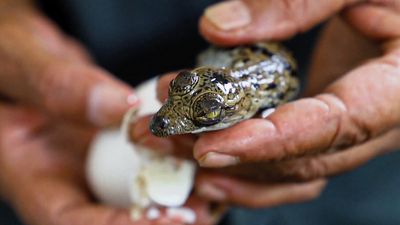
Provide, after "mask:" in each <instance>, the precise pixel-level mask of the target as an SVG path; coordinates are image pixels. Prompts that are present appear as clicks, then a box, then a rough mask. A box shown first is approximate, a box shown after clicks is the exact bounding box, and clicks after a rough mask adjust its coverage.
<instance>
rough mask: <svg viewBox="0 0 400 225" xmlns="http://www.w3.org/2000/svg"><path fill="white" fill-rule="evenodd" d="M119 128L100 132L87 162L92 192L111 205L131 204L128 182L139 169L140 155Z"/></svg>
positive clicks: (129, 183) (127, 205)
mask: <svg viewBox="0 0 400 225" xmlns="http://www.w3.org/2000/svg"><path fill="white" fill-rule="evenodd" d="M132 148H134V147H133V146H132V145H131V144H130V143H128V142H127V141H126V140H125V136H123V135H121V133H120V131H119V129H118V130H104V131H102V132H99V134H98V135H97V136H96V138H95V140H94V141H93V144H92V148H91V150H90V153H89V157H88V161H87V178H88V182H89V184H90V186H91V188H92V190H93V192H94V194H95V195H96V196H97V197H98V198H99V199H100V200H101V201H102V202H105V203H107V204H109V205H112V206H118V207H130V206H131V205H132V202H131V201H130V199H129V197H127V196H129V194H130V185H131V183H132V180H133V179H134V178H135V177H136V175H137V173H138V171H139V165H140V164H139V155H138V154H137V152H136V151H134V150H133V149H132Z"/></svg>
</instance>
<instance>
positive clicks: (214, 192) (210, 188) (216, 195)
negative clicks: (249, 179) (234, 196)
mask: <svg viewBox="0 0 400 225" xmlns="http://www.w3.org/2000/svg"><path fill="white" fill-rule="evenodd" d="M196 191H197V194H198V195H200V196H201V197H204V198H207V199H209V200H214V201H219V202H221V201H225V200H226V199H227V194H226V192H225V191H224V190H222V189H220V188H218V187H216V186H215V185H213V184H210V183H203V184H200V186H199V187H198V188H197V189H196Z"/></svg>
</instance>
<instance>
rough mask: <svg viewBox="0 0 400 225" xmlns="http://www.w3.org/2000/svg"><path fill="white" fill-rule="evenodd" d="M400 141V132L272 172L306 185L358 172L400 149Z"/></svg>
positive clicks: (281, 165)
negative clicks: (383, 155) (382, 155)
mask: <svg viewBox="0 0 400 225" xmlns="http://www.w3.org/2000/svg"><path fill="white" fill-rule="evenodd" d="M399 137H400V130H399V129H395V130H392V131H390V132H388V133H387V134H385V135H383V136H382V137H378V138H375V139H373V140H371V141H369V142H366V143H365V144H362V145H358V146H355V147H352V148H349V149H347V150H346V151H341V152H334V153H331V154H323V155H320V156H310V157H303V158H299V159H292V160H288V161H285V162H279V163H276V164H275V165H274V166H269V172H270V173H271V174H272V173H273V174H274V176H275V177H277V176H280V177H281V178H283V179H285V180H302V181H304V180H313V179H318V178H321V177H326V176H332V175H335V174H339V173H342V172H345V171H349V170H352V169H354V168H357V167H359V166H361V165H363V164H365V163H366V162H368V161H369V160H370V159H373V158H375V157H376V156H379V155H381V154H384V153H387V152H389V151H392V150H395V149H398V148H399V147H400V143H399V142H398V140H399ZM265 176H267V175H265Z"/></svg>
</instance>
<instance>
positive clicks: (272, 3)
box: [200, 0, 357, 45]
mask: <svg viewBox="0 0 400 225" xmlns="http://www.w3.org/2000/svg"><path fill="white" fill-rule="evenodd" d="M355 2H357V0H349V1H343V0H325V1H313V0H289V1H282V0H233V1H225V2H222V3H218V4H216V5H213V6H210V7H209V8H207V9H206V10H205V12H204V15H203V16H202V18H201V20H200V32H201V33H202V35H203V36H204V37H205V38H206V39H208V40H209V41H211V42H213V43H215V44H219V45H234V44H240V43H246V42H254V41H259V40H265V39H284V38H289V37H291V36H293V35H295V34H296V33H299V32H303V31H305V30H308V29H309V28H311V27H312V26H314V25H316V24H318V23H320V22H322V21H323V20H325V19H326V18H328V17H329V16H331V15H333V14H334V13H336V12H338V11H339V10H341V9H342V8H344V7H345V6H347V5H350V4H352V3H355Z"/></svg>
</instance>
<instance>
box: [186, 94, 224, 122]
mask: <svg viewBox="0 0 400 225" xmlns="http://www.w3.org/2000/svg"><path fill="white" fill-rule="evenodd" d="M193 110H194V112H193V115H194V120H195V122H197V123H198V124H200V125H205V126H211V125H214V124H217V123H218V122H220V121H221V118H222V113H223V110H222V101H221V98H220V96H219V95H217V94H204V95H202V96H200V97H199V98H198V99H197V100H196V102H195V103H194V108H193Z"/></svg>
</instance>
